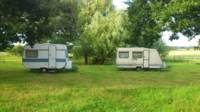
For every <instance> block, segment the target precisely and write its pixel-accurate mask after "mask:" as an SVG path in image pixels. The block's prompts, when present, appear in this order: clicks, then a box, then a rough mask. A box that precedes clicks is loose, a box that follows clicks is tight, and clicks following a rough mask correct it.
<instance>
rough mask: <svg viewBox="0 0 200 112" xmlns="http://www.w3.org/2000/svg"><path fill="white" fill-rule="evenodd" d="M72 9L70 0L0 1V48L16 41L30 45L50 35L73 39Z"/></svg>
mask: <svg viewBox="0 0 200 112" xmlns="http://www.w3.org/2000/svg"><path fill="white" fill-rule="evenodd" d="M76 8H77V7H76V2H73V1H72V0H68V1H57V0H15V1H13V0H1V1H0V15H1V18H0V37H1V38H0V48H1V49H4V48H5V47H6V46H7V45H9V44H10V43H13V42H16V41H25V42H27V43H28V44H30V45H33V44H34V43H37V42H40V41H42V40H44V39H49V38H51V37H52V34H59V35H61V36H64V37H65V38H67V40H71V39H73V38H75V37H76V36H75V35H77V33H76Z"/></svg>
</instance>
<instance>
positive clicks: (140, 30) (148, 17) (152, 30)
mask: <svg viewBox="0 0 200 112" xmlns="http://www.w3.org/2000/svg"><path fill="white" fill-rule="evenodd" d="M151 1H154V0H133V2H130V3H129V8H128V16H129V23H128V27H127V29H128V30H129V32H130V38H129V39H128V40H127V43H128V44H130V45H131V46H137V47H151V46H152V45H153V43H154V42H156V41H157V40H158V39H159V38H160V37H161V35H160V29H161V27H160V25H159V24H158V22H157V21H156V20H155V19H154V18H153V17H152V14H153V11H154V9H153V8H152V7H151Z"/></svg>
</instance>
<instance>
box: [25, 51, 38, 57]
mask: <svg viewBox="0 0 200 112" xmlns="http://www.w3.org/2000/svg"><path fill="white" fill-rule="evenodd" d="M26 57H27V58H37V57H38V50H26Z"/></svg>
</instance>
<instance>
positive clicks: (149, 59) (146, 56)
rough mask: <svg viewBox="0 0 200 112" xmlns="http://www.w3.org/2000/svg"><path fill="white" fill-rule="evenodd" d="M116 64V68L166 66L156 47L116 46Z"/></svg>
mask: <svg viewBox="0 0 200 112" xmlns="http://www.w3.org/2000/svg"><path fill="white" fill-rule="evenodd" d="M116 64H117V67H118V68H166V65H165V63H163V62H162V60H161V57H160V55H159V53H158V51H157V50H156V49H149V48H118V49H117V58H116Z"/></svg>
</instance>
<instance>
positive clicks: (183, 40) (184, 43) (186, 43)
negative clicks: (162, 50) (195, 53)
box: [162, 31, 200, 47]
mask: <svg viewBox="0 0 200 112" xmlns="http://www.w3.org/2000/svg"><path fill="white" fill-rule="evenodd" d="M171 34H172V32H168V31H165V32H163V36H162V39H163V41H164V42H165V43H166V44H167V45H168V46H177V47H191V46H197V45H198V41H199V39H200V36H197V37H196V38H194V39H192V40H189V39H188V38H187V37H185V36H183V35H181V34H179V36H180V38H179V39H178V40H173V41H170V40H169V38H170V35H171Z"/></svg>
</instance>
